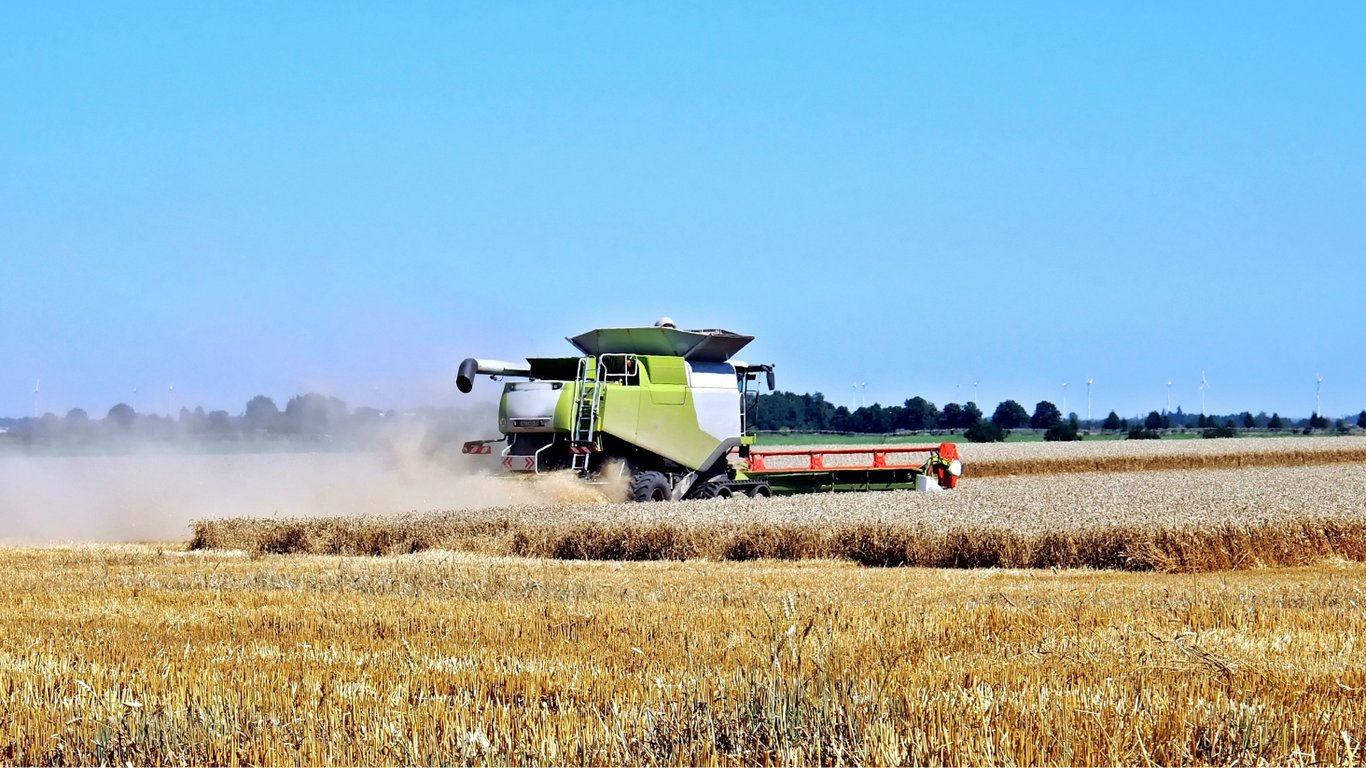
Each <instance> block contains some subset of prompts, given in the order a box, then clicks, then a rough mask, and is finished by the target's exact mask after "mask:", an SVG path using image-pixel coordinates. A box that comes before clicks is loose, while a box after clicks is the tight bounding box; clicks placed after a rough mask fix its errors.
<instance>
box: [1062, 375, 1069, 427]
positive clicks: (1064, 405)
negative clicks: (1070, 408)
mask: <svg viewBox="0 0 1366 768" xmlns="http://www.w3.org/2000/svg"><path fill="white" fill-rule="evenodd" d="M1070 383H1071V382H1069V381H1064V382H1063V383H1062V417H1063V418H1064V419H1065V418H1067V385H1068V384H1070Z"/></svg>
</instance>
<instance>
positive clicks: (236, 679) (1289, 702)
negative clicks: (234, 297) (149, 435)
mask: <svg viewBox="0 0 1366 768" xmlns="http://www.w3.org/2000/svg"><path fill="white" fill-rule="evenodd" d="M1363 577H1366V566H1363V565H1361V564H1357V563H1349V562H1345V561H1329V562H1326V563H1322V564H1320V565H1318V566H1316V567H1313V568H1302V569H1294V570H1276V571H1268V570H1255V571H1240V572H1233V573H1223V574H1217V575H1197V574H1189V575H1161V574H1128V573H1117V572H1087V571H1061V572H1052V571H1047V570H1034V571H1010V570H997V569H988V570H976V571H964V570H923V569H867V568H859V567H857V566H855V565H852V564H845V563H839V562H831V561H807V562H800V563H790V562H777V561H764V562H758V563H699V562H656V563H625V564H623V563H584V562H564V561H554V560H537V559H506V558H497V557H488V556H481V555H466V554H456V553H450V552H429V553H421V554H416V555H404V556H397V557H371V558H348V557H332V556H312V555H298V556H290V557H280V556H265V557H262V558H256V559H253V558H250V557H246V556H243V555H240V554H231V553H214V552H191V553H185V552H178V551H172V550H165V549H158V548H156V547H154V546H149V545H136V546H134V545H124V546H115V545H101V546H88V547H86V546H77V547H64V548H27V549H20V548H13V549H7V550H3V552H2V553H0V606H2V607H3V611H4V616H5V617H6V624H7V629H8V631H6V632H5V633H3V635H0V669H3V670H4V674H3V676H0V762H4V763H6V764H54V765H61V764H115V763H117V764H127V763H131V764H147V765H157V764H186V763H189V764H215V765H239V764H274V765H279V764H329V765H330V764H511V763H515V764H648V765H680V764H682V765H707V764H734V765H759V764H812V763H821V764H829V765H836V764H846V765H860V764H1019V765H1038V764H1086V765H1096V764H1168V765H1171V764H1255V763H1272V764H1301V765H1311V764H1323V763H1330V764H1353V763H1355V762H1357V761H1359V760H1360V759H1361V757H1362V754H1361V742H1362V740H1363V739H1366V726H1363V724H1364V723H1366V667H1363V666H1362V665H1361V664H1360V662H1359V654H1360V649H1359V648H1358V647H1357V645H1356V643H1357V642H1358V638H1360V637H1361V636H1362V635H1363V632H1366V612H1363V611H1362V610H1361V605H1362V604H1363V601H1366V595H1363V585H1366V579H1364V578H1363Z"/></svg>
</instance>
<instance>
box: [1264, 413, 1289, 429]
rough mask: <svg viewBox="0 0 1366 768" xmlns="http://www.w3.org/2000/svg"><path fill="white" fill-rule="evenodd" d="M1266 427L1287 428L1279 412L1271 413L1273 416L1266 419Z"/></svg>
mask: <svg viewBox="0 0 1366 768" xmlns="http://www.w3.org/2000/svg"><path fill="white" fill-rule="evenodd" d="M1266 428H1267V429H1271V430H1281V429H1285V423H1284V422H1282V421H1281V415H1280V414H1279V413H1273V414H1271V418H1269V419H1267V420H1266Z"/></svg>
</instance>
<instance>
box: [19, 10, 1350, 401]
mask: <svg viewBox="0 0 1366 768" xmlns="http://www.w3.org/2000/svg"><path fill="white" fill-rule="evenodd" d="M1363 39H1366V5H1362V4H1360V3H1314V4H1306V5H1296V4H1279V5H1272V4H1259V3H1247V2H1237V3H1232V2H1231V3H1199V4H1190V3H1136V4H1131V5H1129V6H1121V5H1119V4H1112V3H1103V4H1080V3H1059V4H1049V3H1028V4H1026V3H999V4H984V5H974V4H966V3H945V4H926V3H888V4H872V3H865V4H837V3H827V4H804V3H773V4H764V3H730V4H705V3H672V4H665V3H621V4H571V3H545V4H531V3H523V4H513V3H498V4H483V5H477V4H458V3H432V4H421V3H372V4H358V3H317V4H312V3H303V2H297V3H259V4H253V3H245V2H243V3H165V4H155V3H89V4H82V3H29V4H19V3H10V4H7V5H5V7H4V8H3V10H0V77H3V81H4V83H5V85H4V87H3V89H0V290H3V294H2V297H0V414H5V415H25V414H27V413H29V411H30V410H31V409H32V407H33V394H32V391H33V386H34V382H35V380H37V379H41V381H42V385H41V392H40V406H41V408H42V409H43V410H51V411H54V412H57V413H59V414H60V413H64V412H65V410H66V409H68V408H70V407H73V406H82V407H84V408H86V409H88V410H90V411H91V412H92V414H95V415H102V414H103V413H104V411H106V410H107V409H108V408H109V406H111V405H113V404H114V403H116V402H118V401H120V400H123V401H129V400H133V401H134V403H133V404H134V405H135V407H138V408H139V410H158V409H163V410H164V407H165V401H166V395H167V392H166V389H167V386H168V385H169V384H172V383H173V384H174V385H175V393H174V398H175V402H176V404H177V407H178V405H179V404H180V403H191V404H203V405H204V406H206V407H208V408H224V409H227V410H230V411H233V412H240V411H241V409H242V407H243V404H244V403H245V401H246V400H247V399H248V398H250V397H251V396H252V395H255V394H258V393H265V394H268V395H271V396H274V397H275V398H276V399H277V401H283V399H285V398H287V397H289V396H290V395H293V394H296V393H299V392H303V391H308V390H320V391H325V392H329V393H334V394H337V395H339V396H341V397H343V398H345V399H347V400H348V401H349V402H351V403H352V404H353V405H358V404H372V405H377V406H381V407H391V406H398V407H403V406H410V405H415V404H434V405H449V404H459V403H461V402H462V399H461V396H460V395H458V394H457V393H456V392H455V390H454V387H453V384H452V380H453V377H454V373H455V368H456V366H457V365H458V363H459V361H460V359H462V358H464V357H466V356H473V355H479V356H485V357H503V358H516V357H522V356H526V355H545V354H557V353H564V352H568V351H569V350H570V348H569V346H568V345H567V344H566V343H565V342H564V341H563V337H564V336H567V335H573V334H577V333H580V332H582V331H584V330H587V329H589V328H593V327H599V326H609V325H631V324H637V323H649V322H652V321H653V320H654V319H655V318H656V317H658V316H659V315H661V314H668V315H671V316H673V317H674V318H675V319H676V320H678V322H679V323H680V325H683V326H685V327H726V328H731V329H734V330H738V331H743V332H746V333H750V334H753V335H755V336H757V337H758V340H757V341H756V342H755V343H754V344H753V345H752V346H751V347H750V349H748V350H747V351H746V354H745V357H746V359H750V360H752V361H763V362H773V363H776V364H777V366H778V375H779V385H780V387H781V388H784V389H792V390H796V391H817V390H819V391H824V392H825V393H826V394H827V396H829V397H830V398H831V399H833V400H836V401H837V402H844V403H847V402H849V401H850V399H851V393H850V383H851V382H852V381H854V380H856V379H857V380H864V381H867V382H868V385H867V394H866V397H867V400H868V401H869V402H872V401H874V400H878V401H881V402H884V403H890V402H899V401H900V400H902V399H904V398H906V397H909V396H910V395H912V394H923V395H925V396H927V397H929V398H930V399H931V400H934V401H935V402H936V403H939V404H940V405H942V404H944V403H945V402H947V401H950V400H958V401H962V400H966V399H971V397H972V382H973V381H974V380H977V381H979V382H980V384H979V389H978V394H979V400H980V402H982V403H983V405H984V406H986V407H991V406H993V405H994V404H995V403H996V402H998V401H1000V400H1001V399H1004V398H1007V397H1011V398H1014V399H1017V400H1020V401H1021V402H1024V403H1026V404H1027V405H1030V406H1031V407H1032V404H1033V403H1034V402H1036V401H1037V400H1040V399H1045V398H1046V399H1050V400H1053V401H1054V402H1058V403H1060V401H1061V399H1062V389H1061V384H1062V383H1063V382H1071V386H1070V387H1069V389H1068V393H1069V394H1068V408H1069V410H1075V411H1079V412H1081V413H1082V415H1083V416H1084V415H1085V394H1084V393H1085V386H1084V381H1085V379H1086V378H1087V377H1088V376H1091V377H1094V378H1095V380H1096V385H1095V390H1094V406H1093V407H1094V409H1095V411H1096V412H1097V416H1101V415H1104V413H1105V412H1108V410H1109V409H1111V408H1115V409H1117V410H1119V412H1120V413H1121V414H1125V415H1128V414H1131V413H1137V412H1146V411H1147V410H1149V409H1152V408H1159V409H1160V408H1161V407H1163V405H1164V404H1165V399H1166V393H1167V386H1166V384H1167V381H1168V380H1169V379H1170V380H1173V381H1174V384H1173V386H1172V392H1173V399H1174V404H1179V405H1181V406H1183V407H1184V408H1185V410H1187V411H1198V410H1199V403H1200V393H1199V390H1198V384H1199V378H1200V372H1201V370H1202V369H1205V370H1207V371H1208V376H1209V381H1210V385H1211V388H1210V390H1209V392H1208V398H1209V407H1210V410H1211V411H1218V412H1231V411H1239V410H1243V409H1251V410H1253V411H1256V410H1259V409H1266V410H1267V411H1272V410H1278V411H1280V412H1282V413H1293V414H1301V415H1303V414H1307V413H1308V412H1309V411H1310V410H1311V409H1312V408H1313V402H1314V399H1313V398H1314V376H1315V374H1316V373H1320V372H1321V373H1322V374H1323V376H1324V385H1323V405H1324V410H1325V412H1327V413H1328V414H1330V415H1337V414H1345V413H1348V412H1351V413H1355V412H1356V411H1358V410H1361V409H1362V408H1366V355H1362V354H1361V353H1360V351H1359V350H1360V347H1361V343H1362V342H1361V331H1362V327H1363V325H1364V324H1363V322H1362V321H1361V317H1362V313H1361V307H1360V305H1359V304H1358V302H1360V301H1361V300H1362V287H1363V285H1366V280H1364V279H1363V278H1366V46H1363V44H1362V42H1361V41H1362V40H1363ZM135 388H136V389H138V392H139V394H138V395H137V396H136V398H135V397H134V395H133V394H132V392H133V390H134V389H135ZM485 389H486V391H487V390H491V389H492V388H491V387H489V388H485Z"/></svg>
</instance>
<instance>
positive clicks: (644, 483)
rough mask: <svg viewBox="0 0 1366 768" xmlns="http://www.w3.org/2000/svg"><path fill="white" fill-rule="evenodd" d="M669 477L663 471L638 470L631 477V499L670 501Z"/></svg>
mask: <svg viewBox="0 0 1366 768" xmlns="http://www.w3.org/2000/svg"><path fill="white" fill-rule="evenodd" d="M670 495H671V494H670V489H669V479H668V478H667V477H665V476H664V474H663V473H662V472H637V473H636V475H635V476H634V477H632V478H631V501H668V500H669V496H670Z"/></svg>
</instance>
